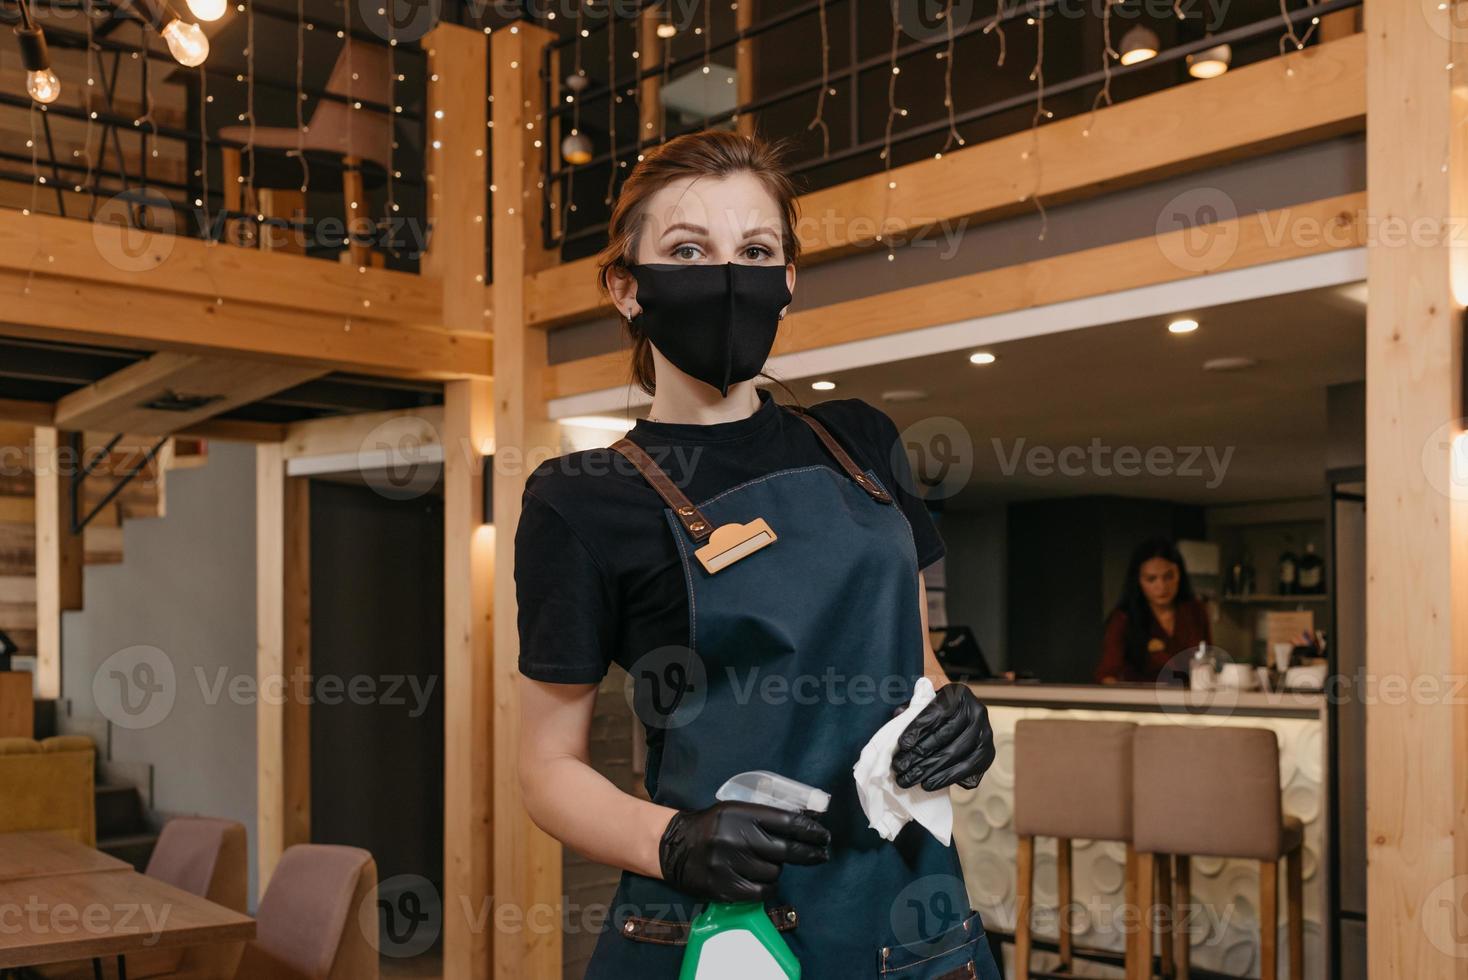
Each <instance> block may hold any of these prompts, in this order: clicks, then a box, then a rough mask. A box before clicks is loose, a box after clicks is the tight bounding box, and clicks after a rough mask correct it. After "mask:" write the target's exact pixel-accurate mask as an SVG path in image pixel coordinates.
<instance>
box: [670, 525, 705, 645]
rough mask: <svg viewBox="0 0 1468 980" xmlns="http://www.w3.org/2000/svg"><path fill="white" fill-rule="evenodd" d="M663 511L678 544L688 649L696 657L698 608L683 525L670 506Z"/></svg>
mask: <svg viewBox="0 0 1468 980" xmlns="http://www.w3.org/2000/svg"><path fill="white" fill-rule="evenodd" d="M663 513H664V515H666V517H667V519H668V521H669V522H670V523H671V524H672V526H673V541H674V542H675V543H676V544H677V545H678V560H679V561H680V562H681V563H682V565H683V587H684V590H685V591H686V592H687V593H688V650H689V652H690V653H692V654H693V656H694V657H695V658H696V657H697V656H698V610H697V609H696V607H695V603H696V600H695V599H694V596H693V569H692V567H691V566H690V565H689V562H688V552H687V550H686V549H685V548H684V539H685V537H686V535H685V534H684V533H683V525H682V524H680V523H678V518H677V516H676V515H674V514H673V509H672V508H671V507H664V508H663Z"/></svg>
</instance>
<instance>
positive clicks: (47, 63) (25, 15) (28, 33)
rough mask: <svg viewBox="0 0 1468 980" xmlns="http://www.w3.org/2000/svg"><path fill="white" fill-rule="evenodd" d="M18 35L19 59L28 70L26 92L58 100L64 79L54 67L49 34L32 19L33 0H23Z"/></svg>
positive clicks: (39, 99)
mask: <svg viewBox="0 0 1468 980" xmlns="http://www.w3.org/2000/svg"><path fill="white" fill-rule="evenodd" d="M15 39H16V41H17V42H19V44H20V60H21V63H22V64H23V65H24V66H25V70H26V72H25V88H26V92H28V93H29V94H30V97H31V98H32V99H34V100H35V101H36V102H39V103H41V104H43V105H46V104H49V103H52V102H55V101H56V99H57V97H58V96H60V95H61V80H60V79H59V78H57V77H56V72H54V71H52V70H51V55H50V53H49V52H48V51H47V50H46V35H45V33H43V32H42V30H41V28H40V26H39V25H37V24H36V22H35V21H34V20H32V19H31V8H30V4H28V3H26V2H25V0H20V22H19V23H17V24H16V25H15Z"/></svg>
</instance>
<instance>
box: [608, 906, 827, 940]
mask: <svg viewBox="0 0 1468 980" xmlns="http://www.w3.org/2000/svg"><path fill="white" fill-rule="evenodd" d="M765 914H767V915H768V916H769V917H770V921H771V922H773V923H774V924H775V928H776V929H778V930H779V931H780V932H790V931H791V930H793V929H794V928H795V927H796V926H798V925H800V915H799V913H797V912H796V911H795V906H793V905H777V906H775V907H774V908H770V909H766V910H765ZM691 928H692V925H691V923H688V922H681V921H678V920H675V919H649V918H645V917H643V916H640V915H628V916H624V917H623V919H622V925H621V928H620V930H619V931H620V933H621V935H622V936H623V938H625V939H630V940H632V941H633V942H637V943H657V944H659V945H662V946H687V945H688V932H689V930H690V929H691Z"/></svg>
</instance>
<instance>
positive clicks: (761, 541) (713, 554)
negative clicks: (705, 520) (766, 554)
mask: <svg viewBox="0 0 1468 980" xmlns="http://www.w3.org/2000/svg"><path fill="white" fill-rule="evenodd" d="M775 541H776V537H775V532H774V531H772V530H770V525H769V524H767V523H765V519H764V518H763V517H756V518H755V519H754V520H752V521H750V522H749V523H748V524H736V523H729V524H724V525H721V526H719V527H716V528H714V533H712V534H710V535H709V539H708V543H707V544H705V545H704V546H703V547H702V548H699V549H698V550H697V551H695V552H694V555H696V556H697V557H698V562H699V564H700V565H702V566H703V570H704V571H706V572H708V573H709V574H710V575H713V574H715V573H716V572H721V571H723V570H724V569H726V568H728V567H729V566H730V565H732V564H734V563H735V562H736V561H738V560H739V559H741V558H745V557H748V556H749V555H752V554H754V553H755V552H756V551H758V550H760V549H761V548H763V547H765V546H766V545H770V544H774V543H775Z"/></svg>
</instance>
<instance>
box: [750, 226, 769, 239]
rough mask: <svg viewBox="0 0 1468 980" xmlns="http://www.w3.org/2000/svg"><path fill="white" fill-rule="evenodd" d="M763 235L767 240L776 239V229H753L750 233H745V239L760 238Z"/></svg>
mask: <svg viewBox="0 0 1468 980" xmlns="http://www.w3.org/2000/svg"><path fill="white" fill-rule="evenodd" d="M762 235H763V236H764V237H766V238H774V237H775V229H773V228H751V229H749V230H748V231H746V232H745V233H744V237H745V238H759V237H760V236H762Z"/></svg>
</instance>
